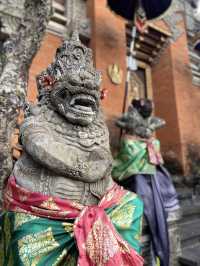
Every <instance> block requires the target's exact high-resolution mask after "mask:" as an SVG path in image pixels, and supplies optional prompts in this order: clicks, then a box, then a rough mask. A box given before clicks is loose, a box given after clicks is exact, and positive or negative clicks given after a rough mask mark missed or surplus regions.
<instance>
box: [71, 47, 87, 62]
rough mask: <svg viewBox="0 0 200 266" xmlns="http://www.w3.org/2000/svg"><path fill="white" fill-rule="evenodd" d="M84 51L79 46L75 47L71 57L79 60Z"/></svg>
mask: <svg viewBox="0 0 200 266" xmlns="http://www.w3.org/2000/svg"><path fill="white" fill-rule="evenodd" d="M83 55H84V52H83V50H82V49H81V48H75V49H74V51H73V57H74V59H76V60H81V59H82V58H83Z"/></svg>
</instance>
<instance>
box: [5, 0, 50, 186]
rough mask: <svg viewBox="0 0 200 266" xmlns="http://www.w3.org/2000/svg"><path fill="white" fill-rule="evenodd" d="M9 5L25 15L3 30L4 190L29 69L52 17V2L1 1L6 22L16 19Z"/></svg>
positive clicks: (9, 171)
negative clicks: (12, 135)
mask: <svg viewBox="0 0 200 266" xmlns="http://www.w3.org/2000/svg"><path fill="white" fill-rule="evenodd" d="M19 2H20V4H19ZM7 4H8V5H9V6H10V9H11V10H10V11H12V12H15V8H14V7H15V6H16V7H17V9H18V8H20V9H21V8H22V9H23V12H20V14H21V18H16V19H17V23H16V25H15V23H11V24H12V25H14V28H13V29H12V30H10V31H9V30H7V26H6V25H7V24H5V23H4V22H5V21H2V24H3V25H2V31H3V30H5V33H6V34H7V39H6V42H5V43H4V45H3V51H2V53H3V60H2V61H1V70H2V71H1V73H0V74H1V75H0V121H1V127H0V135H1V139H0V191H1V190H2V186H3V181H4V180H5V179H6V178H7V177H8V176H9V175H10V173H11V171H12V163H13V162H12V158H11V145H10V136H11V132H14V129H15V127H16V126H17V125H16V122H17V117H18V110H19V108H20V107H21V106H22V103H24V101H25V94H26V88H27V81H28V71H29V67H30V65H31V62H32V59H33V57H34V55H35V54H36V52H37V50H38V48H39V46H40V43H41V40H42V37H43V35H44V32H45V29H46V27H47V24H48V21H49V18H50V15H51V0H37V1H29V0H27V1H24V5H23V1H1V2H0V9H1V11H0V13H1V14H3V15H2V19H3V20H4V18H5V20H7V19H8V20H9V19H10V17H12V18H13V19H14V20H15V17H14V16H12V15H11V14H10V15H8V14H7V13H6V12H8V11H9V10H7V11H6V8H7ZM4 26H5V27H4ZM9 34H10V36H9ZM1 59H2V57H1Z"/></svg>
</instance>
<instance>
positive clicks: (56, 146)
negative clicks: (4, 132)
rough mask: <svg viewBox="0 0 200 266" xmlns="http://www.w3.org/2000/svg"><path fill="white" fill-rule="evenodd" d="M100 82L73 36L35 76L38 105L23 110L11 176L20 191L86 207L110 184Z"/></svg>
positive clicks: (86, 53) (85, 50)
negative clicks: (21, 151)
mask: <svg viewBox="0 0 200 266" xmlns="http://www.w3.org/2000/svg"><path fill="white" fill-rule="evenodd" d="M100 81H101V76H100V73H99V72H98V71H96V70H95V69H94V67H93V65H92V53H91V50H90V49H88V48H86V47H85V46H84V45H82V44H81V43H80V41H79V38H78V35H77V34H76V33H74V34H73V36H72V38H71V39H70V40H69V41H65V42H64V43H63V45H62V46H61V47H60V48H58V50H57V52H56V58H55V60H54V62H53V63H52V64H51V65H50V66H49V67H48V68H47V70H45V71H43V72H42V73H41V75H39V76H38V78H37V83H38V90H39V95H40V96H39V102H38V104H37V105H34V106H32V105H27V108H26V110H25V116H26V118H25V121H24V123H23V125H22V127H21V130H20V132H21V133H20V134H21V142H22V145H23V147H24V154H23V155H22V157H21V158H20V159H19V160H18V161H17V162H16V164H15V167H14V170H13V175H14V176H16V179H17V182H18V183H19V184H20V185H21V186H23V187H26V188H28V189H29V190H31V191H37V192H41V193H43V194H48V195H53V196H59V197H61V198H68V199H71V200H75V201H77V202H80V201H81V202H82V203H83V204H89V205H90V204H96V203H97V202H98V199H99V198H101V196H102V193H104V192H105V189H106V188H107V187H108V186H109V185H110V184H112V179H111V175H110V173H111V168H112V155H111V152H110V146H109V134H108V129H107V127H106V125H105V122H104V119H103V116H102V113H101V110H100V107H99V101H100V90H99V85H100Z"/></svg>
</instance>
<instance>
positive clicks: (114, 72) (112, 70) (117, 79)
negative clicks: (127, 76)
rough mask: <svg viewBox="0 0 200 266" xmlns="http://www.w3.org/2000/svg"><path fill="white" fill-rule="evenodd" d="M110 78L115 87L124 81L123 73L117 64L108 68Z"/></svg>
mask: <svg viewBox="0 0 200 266" xmlns="http://www.w3.org/2000/svg"><path fill="white" fill-rule="evenodd" d="M108 76H109V78H110V80H111V81H112V83H114V84H115V85H120V84H121V83H122V79H123V71H122V69H121V68H120V67H119V65H117V64H112V65H109V66H108Z"/></svg>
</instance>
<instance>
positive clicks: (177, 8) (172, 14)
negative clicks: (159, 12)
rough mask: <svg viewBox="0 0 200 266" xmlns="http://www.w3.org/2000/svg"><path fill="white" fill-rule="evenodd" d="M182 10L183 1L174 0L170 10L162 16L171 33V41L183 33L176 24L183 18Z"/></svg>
mask: <svg viewBox="0 0 200 266" xmlns="http://www.w3.org/2000/svg"><path fill="white" fill-rule="evenodd" d="M182 12H184V3H183V2H182V1H180V0H174V1H173V4H172V7H171V9H170V11H169V12H168V14H167V15H166V16H165V17H164V18H163V20H164V22H165V23H166V25H167V26H168V27H169V29H170V31H171V33H172V38H171V41H172V42H175V41H176V40H177V39H178V38H179V37H180V36H181V35H182V34H183V29H181V28H179V26H178V23H179V22H181V21H182V20H183V14H182Z"/></svg>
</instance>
